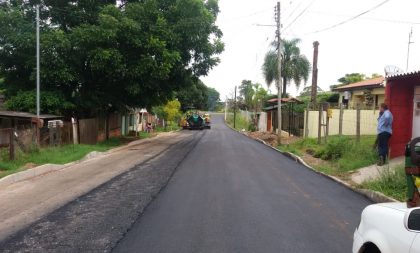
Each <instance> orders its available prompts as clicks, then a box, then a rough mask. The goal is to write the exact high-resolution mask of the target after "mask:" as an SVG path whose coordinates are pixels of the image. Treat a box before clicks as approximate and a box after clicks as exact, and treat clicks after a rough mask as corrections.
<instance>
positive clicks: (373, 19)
mask: <svg viewBox="0 0 420 253" xmlns="http://www.w3.org/2000/svg"><path fill="white" fill-rule="evenodd" d="M309 13H313V14H319V15H325V16H336V17H346V18H348V17H352V16H350V15H345V14H332V13H327V12H320V11H312V12H309ZM360 19H366V20H372V21H378V22H388V23H400V24H409V25H420V22H418V21H410V20H398V19H385V18H374V17H360Z"/></svg>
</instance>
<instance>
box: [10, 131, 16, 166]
mask: <svg viewBox="0 0 420 253" xmlns="http://www.w3.org/2000/svg"><path fill="white" fill-rule="evenodd" d="M9 159H10V160H15V145H14V142H13V129H10V130H9Z"/></svg>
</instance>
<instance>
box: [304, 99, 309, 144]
mask: <svg viewBox="0 0 420 253" xmlns="http://www.w3.org/2000/svg"><path fill="white" fill-rule="evenodd" d="M309 108H310V104H309V103H308V106H307V107H306V115H305V138H308V136H309V122H308V121H309Z"/></svg>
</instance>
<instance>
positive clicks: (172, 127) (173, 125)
mask: <svg viewBox="0 0 420 253" xmlns="http://www.w3.org/2000/svg"><path fill="white" fill-rule="evenodd" d="M179 129H181V127H180V126H179V125H178V123H177V122H169V123H167V124H166V126H165V127H159V126H156V127H155V128H154V129H153V132H157V133H161V132H170V131H176V130H179Z"/></svg>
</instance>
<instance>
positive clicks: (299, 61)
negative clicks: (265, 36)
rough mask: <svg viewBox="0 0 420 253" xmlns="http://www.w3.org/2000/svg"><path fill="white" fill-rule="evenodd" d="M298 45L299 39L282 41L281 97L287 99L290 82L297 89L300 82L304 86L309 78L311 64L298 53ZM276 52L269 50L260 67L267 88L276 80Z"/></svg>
mask: <svg viewBox="0 0 420 253" xmlns="http://www.w3.org/2000/svg"><path fill="white" fill-rule="evenodd" d="M299 43H300V39H292V40H283V41H282V61H281V77H282V81H283V87H282V91H283V93H282V97H287V86H288V85H289V84H290V82H291V81H293V82H294V84H295V85H296V88H299V86H300V84H301V83H302V82H304V84H306V82H307V81H308V78H309V73H310V71H311V64H310V62H309V60H308V59H307V58H306V56H305V55H303V54H301V53H300V48H299V46H298V44H299ZM273 45H275V43H273ZM276 51H277V50H276V49H271V50H270V51H268V52H267V53H266V55H265V58H264V63H263V66H262V71H263V75H264V78H265V81H266V83H267V85H268V86H270V85H271V84H272V83H273V82H274V81H275V80H277V78H278V57H277V52H276Z"/></svg>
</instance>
